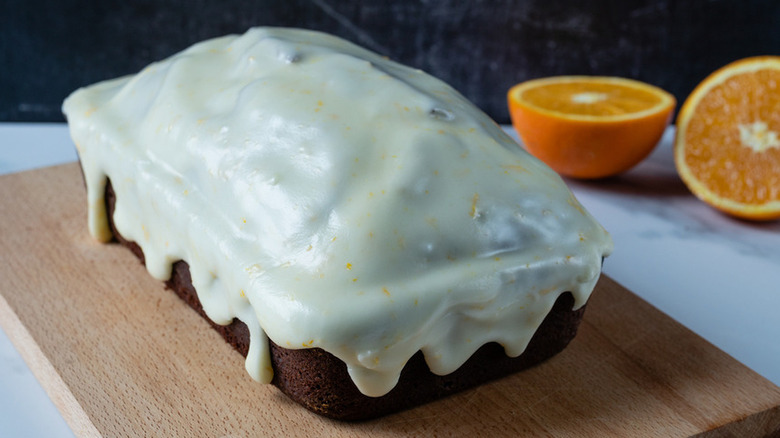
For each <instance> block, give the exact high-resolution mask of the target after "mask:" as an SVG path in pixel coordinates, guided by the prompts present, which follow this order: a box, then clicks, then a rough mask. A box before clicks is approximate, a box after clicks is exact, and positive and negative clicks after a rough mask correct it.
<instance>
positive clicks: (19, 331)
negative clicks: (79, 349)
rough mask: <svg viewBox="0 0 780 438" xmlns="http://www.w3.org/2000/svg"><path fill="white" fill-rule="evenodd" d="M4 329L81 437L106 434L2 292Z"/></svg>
mask: <svg viewBox="0 0 780 438" xmlns="http://www.w3.org/2000/svg"><path fill="white" fill-rule="evenodd" d="M0 329H2V330H3V331H4V332H5V334H6V335H7V336H8V339H9V340H10V341H11V344H13V346H14V348H16V351H17V352H18V353H19V355H20V356H21V357H22V359H23V360H24V362H25V363H26V364H27V367H28V368H29V369H30V371H31V372H32V374H33V376H34V377H35V379H36V380H37V381H38V383H39V384H40V385H41V387H42V388H43V390H44V391H45V392H46V394H47V395H48V396H49V399H50V400H51V401H52V403H54V406H55V407H56V408H57V410H58V411H59V412H60V414H61V415H62V418H63V419H64V420H65V422H66V423H67V424H68V426H69V427H70V428H71V430H72V431H73V432H74V433H75V434H76V436H79V437H102V436H103V435H102V434H101V433H100V432H99V431H98V429H97V427H96V426H95V424H94V423H93V422H92V420H90V418H89V416H88V415H87V413H86V411H84V409H83V408H82V406H81V404H80V403H79V402H78V400H76V397H75V395H74V394H73V392H72V391H71V390H70V389H69V388H68V385H67V384H66V383H65V381H64V380H63V379H62V376H61V375H60V374H59V372H57V370H56V368H55V367H54V365H53V364H52V363H51V361H50V360H49V358H48V357H47V356H46V354H45V353H44V352H43V350H41V348H40V345H39V344H38V342H37V341H36V340H35V338H34V337H33V335H32V334H31V333H30V332H29V330H27V327H26V326H25V325H24V323H23V322H22V320H21V319H19V316H18V315H17V314H16V312H15V311H14V309H13V308H11V304H10V303H9V302H8V300H6V298H5V296H4V295H3V293H2V291H0Z"/></svg>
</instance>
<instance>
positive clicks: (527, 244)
mask: <svg viewBox="0 0 780 438" xmlns="http://www.w3.org/2000/svg"><path fill="white" fill-rule="evenodd" d="M64 110H65V112H66V115H67V118H68V122H69V125H70V127H71V133H72V137H73V139H74V142H75V143H76V145H77V148H78V150H79V156H80V158H81V161H82V164H83V168H84V174H85V179H86V182H87V190H88V199H89V221H90V230H91V232H92V234H93V235H94V236H95V237H97V238H99V239H103V240H106V239H108V238H110V236H111V233H110V231H109V230H108V225H107V218H106V211H105V207H104V198H103V195H104V189H105V186H106V184H107V181H108V179H109V178H110V179H111V181H112V184H113V188H114V190H115V191H116V193H117V204H116V209H115V212H114V221H115V225H116V228H117V229H118V230H119V231H120V232H121V234H122V235H123V236H125V238H127V239H128V240H131V241H133V242H136V244H137V245H138V246H139V247H140V248H141V249H142V251H143V254H144V257H145V260H146V267H147V270H148V271H149V273H150V274H151V275H152V276H154V277H155V278H158V279H160V280H168V279H170V276H171V273H172V271H173V266H174V265H175V263H176V262H177V261H179V260H187V263H188V264H189V267H190V272H191V278H192V283H193V285H194V286H195V288H196V290H197V291H198V299H199V301H200V303H201V305H202V307H203V311H204V312H205V314H206V315H207V316H208V317H209V318H210V319H211V320H212V321H214V322H215V323H217V324H221V325H228V324H230V323H231V322H232V321H233V320H234V319H236V318H238V319H239V320H241V321H244V323H245V324H246V325H247V330H248V332H249V334H250V342H249V348H248V354H247V361H246V368H247V371H248V372H249V373H250V375H251V376H252V377H253V378H255V379H256V380H259V381H262V382H270V381H271V380H272V378H273V371H272V364H271V354H270V351H269V349H268V345H269V342H268V339H269V338H270V339H271V340H273V342H274V343H276V344H277V345H280V346H282V347H284V348H286V349H309V348H314V347H317V348H321V349H323V350H325V351H327V352H328V353H330V354H332V355H334V356H335V357H337V358H338V359H339V360H341V361H342V362H344V363H345V364H347V370H348V373H349V375H350V378H351V379H352V380H353V381H354V382H355V384H356V386H357V387H358V388H359V389H360V391H361V392H362V393H364V394H366V395H370V396H380V395H383V394H386V393H388V392H389V391H390V390H391V389H392V388H393V387H394V386H395V384H396V382H397V380H398V377H399V375H400V372H401V369H402V368H403V366H404V364H406V363H407V361H408V360H409V359H410V358H411V357H412V356H414V355H415V354H417V352H418V351H422V353H423V355H424V357H425V362H426V364H427V366H428V367H429V369H430V370H431V371H432V372H433V373H434V374H437V375H447V374H450V373H451V372H452V371H454V370H456V369H458V368H459V367H460V366H461V365H462V364H463V363H465V362H466V360H467V359H468V358H469V357H471V355H472V354H473V353H474V352H475V351H477V350H478V349H479V348H480V347H481V346H482V345H484V344H487V343H491V342H497V343H499V344H500V345H502V346H503V347H504V349H505V351H506V354H508V355H509V356H518V355H520V354H521V353H522V352H523V351H524V350H525V348H526V346H527V344H528V342H529V341H530V339H531V337H532V336H533V334H534V332H535V331H536V330H537V328H538V327H539V325H540V324H541V323H542V321H543V319H544V317H545V316H546V315H547V314H548V313H549V311H550V309H551V308H552V307H553V304H554V303H555V302H556V300H557V299H558V297H559V296H560V295H561V294H563V293H565V292H569V293H571V295H572V296H573V298H574V307H575V308H579V307H581V306H582V305H584V303H585V302H586V301H587V298H588V296H589V294H590V292H591V291H592V289H593V287H594V285H595V283H596V281H597V279H598V276H599V273H600V269H601V260H602V258H603V257H604V256H605V255H606V254H608V253H609V252H610V250H611V241H610V239H609V236H608V235H607V233H606V231H604V229H603V228H601V226H600V225H598V224H597V223H596V221H595V220H593V218H592V217H591V216H590V215H589V214H588V213H587V212H586V211H585V210H584V209H583V208H582V206H581V205H580V204H579V203H578V202H577V200H576V199H575V198H574V197H573V195H572V194H571V192H570V191H568V189H567V188H566V186H565V184H564V183H563V181H562V180H561V179H560V177H558V176H557V175H556V174H555V173H554V172H552V171H551V170H550V169H549V168H547V167H546V166H544V165H543V164H541V163H540V162H538V160H535V159H534V158H532V157H530V156H529V155H528V154H526V153H525V152H523V151H522V150H521V149H519V148H518V147H517V145H516V144H515V143H514V142H513V141H512V140H511V139H510V138H509V137H507V136H506V134H504V133H503V131H502V130H501V129H500V128H498V127H497V126H496V125H495V124H493V123H492V121H490V120H489V119H488V118H487V117H486V116H485V115H484V114H483V113H482V112H480V111H479V110H478V109H477V108H475V107H474V106H473V105H471V104H470V103H469V102H468V101H467V100H466V99H465V98H463V96H461V95H460V94H458V93H457V92H456V91H454V90H452V89H451V88H450V87H449V86H447V85H446V84H444V83H442V82H441V81H438V80H436V79H435V78H432V77H430V76H428V75H426V74H424V73H422V72H420V71H418V70H414V69H410V68H408V67H404V66H401V65H399V64H397V63H394V62H392V61H389V60H387V59H384V58H383V57H381V56H379V55H377V54H374V53H371V52H368V51H366V50H364V49H361V48H358V47H357V46H354V45H352V44H350V43H347V42H345V41H343V40H339V39H337V38H335V37H332V36H328V35H323V34H319V33H316V32H307V31H300V30H292V29H252V30H250V31H249V32H247V33H246V34H244V35H241V36H228V37H223V38H218V39H214V40H209V41H206V42H203V43H200V44H197V45H195V46H193V47H191V48H190V49H187V50H185V51H183V52H182V53H180V54H177V55H174V56H173V57H171V58H169V59H167V60H164V61H161V62H158V63H154V64H152V65H150V66H148V67H147V68H145V69H144V70H143V71H142V72H140V73H139V74H137V75H135V76H132V77H126V78H120V79H116V80H112V81H107V82H103V83H100V84H96V85H93V86H90V87H87V88H84V89H82V90H79V91H77V92H75V93H73V95H71V96H70V97H69V98H68V99H67V100H66V101H65V104H64Z"/></svg>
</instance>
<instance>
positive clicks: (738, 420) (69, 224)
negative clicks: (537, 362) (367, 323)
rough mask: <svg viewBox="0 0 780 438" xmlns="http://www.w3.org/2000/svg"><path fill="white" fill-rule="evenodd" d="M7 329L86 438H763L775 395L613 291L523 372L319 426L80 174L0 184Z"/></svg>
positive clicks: (602, 287)
mask: <svg viewBox="0 0 780 438" xmlns="http://www.w3.org/2000/svg"><path fill="white" fill-rule="evenodd" d="M0 230H1V231H0V279H1V280H0V325H2V328H3V330H5V332H6V333H7V334H8V336H9V337H10V338H11V340H12V342H13V343H14V344H15V345H16V347H17V349H19V351H20V353H21V354H22V356H23V357H24V358H25V360H26V361H27V363H28V364H29V366H30V368H31V369H32V370H33V372H34V373H35V375H36V376H37V378H38V379H39V380H40V381H41V384H42V385H43V387H44V388H45V389H46V391H47V392H48V393H49V395H50V396H51V398H52V400H53V401H54V403H55V404H56V405H57V407H58V408H59V409H60V411H61V412H62V414H63V416H64V417H65V420H66V421H67V422H68V424H69V425H70V426H71V428H73V430H74V432H75V433H76V435H79V436H105V437H115V436H176V437H239V436H242V437H243V436H259V435H263V436H345V437H349V436H405V435H414V436H479V435H489V436H555V437H605V436H621V437H624V436H642V437H651V436H662V437H676V436H690V435H696V434H702V436H707V437H710V436H713V437H719V436H739V437H749V436H767V435H774V434H780V388H778V387H777V386H775V385H773V384H772V383H771V382H769V381H767V380H766V379H764V378H762V377H760V376H759V375H757V374H756V373H754V372H752V371H750V370H749V369H747V368H746V367H745V366H743V365H741V364H740V363H738V362H737V361H736V360H734V359H733V358H731V357H730V356H728V355H726V354H725V353H723V352H722V351H720V350H718V349H717V348H715V347H714V346H712V345H711V344H709V343H707V342H706V341H704V340H703V339H701V338H700V337H698V336H697V335H695V334H693V333H692V332H690V331H688V330H687V329H685V328H684V327H682V326H681V325H680V324H678V323H676V322H674V321H673V320H671V319H670V318H668V317H667V316H665V315H664V314H662V313H661V312H659V311H658V310H656V309H654V308H653V307H652V306H650V305H649V304H647V303H646V302H644V301H642V300H641V299H639V298H638V297H636V296H635V295H633V294H632V293H631V292H629V291H627V290H626V289H624V288H623V287H621V286H620V285H618V284H617V283H615V282H614V281H612V280H611V279H609V278H606V277H604V278H603V279H602V280H601V281H600V283H599V285H598V286H597V290H596V291H595V293H594V295H593V298H592V300H591V303H590V304H589V306H588V310H587V312H586V316H585V321H584V322H583V324H582V326H581V329H580V332H579V334H578V336H577V338H576V339H575V340H574V342H572V344H570V346H569V347H568V348H567V349H566V350H565V351H564V352H563V353H561V354H559V355H558V356H556V357H554V358H553V359H551V360H550V361H548V362H546V363H544V364H542V365H541V366H537V367H535V368H533V369H531V370H528V371H526V372H522V373H519V374H516V375H513V376H511V377H508V378H504V379H502V380H498V381H496V382H493V383H490V384H486V385H483V386H480V387H478V388H476V389H472V390H469V391H466V392H463V393H461V394H458V395H455V396H452V397H449V398H447V399H444V400H440V401H438V402H434V403H431V404H428V405H425V406H422V407H418V408H415V409H412V410H409V411H406V412H402V413H399V414H395V415H391V416H388V417H385V418H381V419H378V420H374V421H369V422H365V423H357V424H352V423H340V422H336V421H331V420H327V419H324V418H321V417H318V416H316V415H314V414H311V413H309V412H308V411H306V410H304V409H303V408H300V407H298V406H297V405H296V404H294V403H292V402H290V401H289V400H288V399H287V398H286V397H285V396H284V395H282V394H281V393H280V392H279V391H277V390H276V389H275V388H273V387H271V386H268V385H261V384H257V383H255V382H253V381H252V380H251V379H250V378H249V376H248V375H247V374H246V372H245V371H244V367H243V358H242V357H241V356H239V354H238V353H236V352H234V351H233V350H232V349H231V347H230V346H228V345H227V344H225V343H224V342H223V341H222V339H221V338H220V337H219V336H218V335H217V334H216V333H215V332H213V331H212V330H211V329H210V327H208V325H207V324H206V323H205V322H204V321H203V320H201V319H200V317H199V316H197V315H196V314H195V313H194V312H193V311H191V310H190V309H189V308H188V307H187V306H186V305H185V304H184V303H183V302H181V301H180V300H179V299H178V298H177V297H176V296H175V295H174V294H173V293H171V292H170V291H167V290H165V289H164V288H163V286H162V284H161V283H160V282H158V281H155V280H153V279H152V278H151V277H150V276H149V275H147V274H146V272H145V270H144V268H143V267H142V266H141V265H140V264H139V262H138V261H137V260H136V259H135V257H134V256H132V255H131V254H130V252H129V251H127V250H126V249H124V248H121V247H119V246H118V245H102V244H99V243H97V242H95V241H93V240H92V239H91V238H90V237H89V236H88V234H87V231H86V210H85V194H84V186H83V182H82V180H81V175H80V172H79V169H78V167H77V165H76V164H69V165H64V166H58V167H53V168H47V169H42V170H36V171H31V172H25V173H20V174H15V175H7V176H2V177H0Z"/></svg>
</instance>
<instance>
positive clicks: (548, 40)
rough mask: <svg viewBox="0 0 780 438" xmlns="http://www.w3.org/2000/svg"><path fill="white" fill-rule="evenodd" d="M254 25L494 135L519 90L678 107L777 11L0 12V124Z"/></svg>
mask: <svg viewBox="0 0 780 438" xmlns="http://www.w3.org/2000/svg"><path fill="white" fill-rule="evenodd" d="M259 25H265V26H292V27H305V28H310V29H317V30H323V31H327V32H330V33H333V34H336V35H339V36H341V37H343V38H346V39H348V40H350V41H352V42H355V43H357V44H359V45H362V46H365V47H367V48H369V49H372V50H374V51H376V52H379V53H381V54H384V55H386V56H388V57H390V58H392V59H395V60H397V61H400V62H402V63H404V64H408V65H411V66H414V67H416V68H420V69H422V70H425V71H427V72H428V73H431V74H433V75H434V76H437V77H439V78H441V79H443V80H445V81H446V82H448V83H450V84H451V85H453V86H454V87H455V88H456V89H458V90H459V91H460V92H462V93H463V94H465V95H466V96H467V97H468V98H470V99H471V100H472V101H473V102H475V103H476V104H477V105H478V106H479V107H480V108H482V109H483V110H484V111H486V112H487V113H488V114H490V115H491V116H492V117H493V118H494V119H495V120H496V121H498V122H500V123H507V122H508V121H509V116H508V112H507V109H506V97H505V96H506V91H507V90H508V89H509V87H510V86H512V85H513V84H515V83H517V82H520V81H523V80H526V79H531V78H535V77H541V76H551V75H562V74H598V75H616V76H624V77H629V78H635V79H639V80H643V81H645V82H649V83H652V84H655V85H658V86H660V87H662V88H664V89H666V90H668V91H670V92H672V93H673V94H674V95H675V96H676V97H677V99H678V101H679V102H682V100H683V99H684V98H685V97H686V96H687V95H688V93H690V92H691V90H692V89H693V87H694V86H695V85H696V84H697V83H698V82H699V81H700V80H702V79H703V78H704V77H705V76H706V75H707V74H709V73H710V72H712V71H713V70H715V69H717V68H719V67H721V66H722V65H725V64H727V63H728V62H730V61H733V60H736V59H739V58H743V57H747V56H752V55H766V54H772V55H779V54H780V0H592V1H588V0H495V1H488V0H479V1H461V0H370V1H359V0H344V1H340V0H256V1H251V0H235V1H206V0H189V1H187V0H160V1H148V0H147V1H130V0H126V1H111V0H61V1H58V0H50V1H43V0H38V1H37V0H0V62H2V64H1V65H0V120H5V121H61V120H63V117H62V114H61V112H60V105H61V102H62V100H63V99H64V98H65V96H67V94H68V93H70V92H71V91H72V90H74V89H76V88H78V87H80V86H83V85H87V84H90V83H93V82H96V81H99V80H103V79H108V78H112V77H117V76H120V75H125V74H128V73H135V72H137V71H139V70H140V69H141V68H143V67H144V66H145V65H147V64H149V63H150V62H152V61H156V60H159V59H162V58H164V57H167V56H169V55H171V54H173V53H175V52H178V51H180V50H182V49H184V48H186V47H187V46H189V45H191V44H193V43H195V42H197V41H200V40H203V39H206V38H210V37H215V36H220V35H224V34H228V33H243V32H244V31H245V30H246V29H247V28H249V27H253V26H259Z"/></svg>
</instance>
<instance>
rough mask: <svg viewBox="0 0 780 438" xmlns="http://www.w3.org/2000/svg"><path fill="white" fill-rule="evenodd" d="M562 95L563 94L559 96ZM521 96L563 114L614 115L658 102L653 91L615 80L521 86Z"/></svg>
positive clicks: (645, 108) (644, 108)
mask: <svg viewBox="0 0 780 438" xmlns="http://www.w3.org/2000/svg"><path fill="white" fill-rule="evenodd" d="M562 96H565V97H567V98H565V99H562V98H561V97H562ZM521 98H522V99H523V100H524V101H526V102H528V103H530V104H531V105H534V106H536V107H538V108H541V109H544V110H548V111H556V112H560V113H564V114H575V115H585V116H617V115H623V114H632V113H637V112H640V111H645V110H647V109H650V108H652V107H654V106H656V105H658V104H659V103H660V102H661V99H660V98H659V97H658V96H656V95H655V94H653V93H649V92H647V91H645V90H641V89H638V88H633V87H628V86H624V85H620V84H616V83H598V82H587V81H582V82H564V83H552V84H546V85H541V86H538V87H533V88H529V89H527V90H525V91H524V92H523V93H522V96H521Z"/></svg>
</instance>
